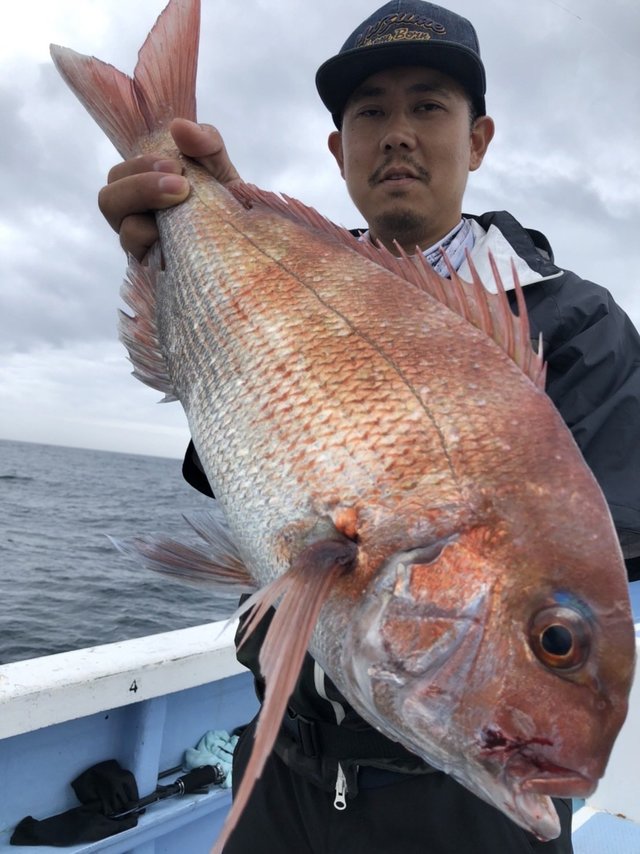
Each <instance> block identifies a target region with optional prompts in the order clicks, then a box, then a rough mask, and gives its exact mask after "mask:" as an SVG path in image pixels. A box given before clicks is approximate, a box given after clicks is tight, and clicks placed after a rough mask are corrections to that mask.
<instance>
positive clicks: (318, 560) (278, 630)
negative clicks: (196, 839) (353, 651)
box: [211, 538, 357, 854]
mask: <svg viewBox="0 0 640 854" xmlns="http://www.w3.org/2000/svg"><path fill="white" fill-rule="evenodd" d="M356 555H357V546H356V544H355V543H354V542H352V541H350V540H347V539H346V538H344V539H342V538H341V539H333V540H322V541H320V542H317V543H314V544H312V545H310V546H308V547H307V548H306V549H304V551H303V552H302V553H301V554H300V555H299V556H298V558H297V559H296V560H295V562H294V563H293V565H292V566H291V568H290V569H289V570H288V572H286V573H285V575H283V576H281V577H280V578H277V579H276V580H275V581H273V582H272V583H271V584H269V585H268V586H267V587H264V588H263V589H262V590H259V591H258V592H257V593H254V595H253V596H252V597H251V598H250V599H248V600H247V601H246V602H245V603H244V605H243V606H242V609H241V612H242V613H245V612H246V611H248V610H250V609H253V610H252V611H251V614H250V615H249V617H248V619H247V621H246V624H245V626H244V635H243V640H242V643H244V641H245V640H246V638H248V637H249V636H250V635H251V633H252V632H253V631H254V629H255V628H256V627H257V625H258V623H259V622H260V621H261V619H262V618H263V617H264V616H265V614H266V613H267V611H268V610H269V608H271V607H272V606H273V605H276V603H277V608H276V611H275V614H274V616H273V619H272V620H271V623H270V625H269V630H268V632H267V634H266V637H265V640H264V643H263V644H262V648H261V650H260V670H261V672H262V675H263V676H264V679H265V684H266V690H265V697H264V702H263V704H262V709H261V711H260V716H259V718H258V723H257V726H256V731H255V736H254V744H253V749H252V751H251V757H250V759H249V762H248V764H247V767H246V769H245V772H244V775H243V777H242V782H241V784H240V787H239V789H238V790H237V792H235V794H234V799H233V806H232V807H231V811H230V812H229V815H228V816H227V819H226V821H225V823H224V826H223V828H222V831H221V833H220V836H219V837H218V839H217V840H216V844H215V846H214V848H213V851H212V852H211V854H221V852H222V849H223V848H224V845H225V843H226V842H227V839H228V838H229V834H230V833H231V831H232V830H233V828H234V827H235V825H236V823H237V821H238V818H239V817H240V814H241V813H242V810H243V809H244V807H245V806H246V804H247V801H248V800H249V796H250V794H251V791H252V789H253V786H254V783H255V781H256V780H257V779H258V777H260V775H261V773H262V769H263V768H264V764H265V762H266V761H267V759H268V757H269V754H270V753H271V751H272V749H273V745H274V744H275V741H276V738H277V735H278V732H279V730H280V727H281V725H282V719H283V717H284V715H285V712H286V709H287V704H288V702H289V697H290V696H291V693H292V691H293V689H294V686H295V684H296V681H297V679H298V676H299V674H300V669H301V667H302V662H303V659H304V656H305V653H306V652H307V647H308V645H309V640H310V638H311V634H312V632H313V629H314V627H315V623H316V620H317V618H318V615H319V613H320V610H321V608H322V606H323V605H324V603H325V602H326V600H327V597H328V596H329V593H330V591H331V588H332V586H333V585H334V583H335V582H336V580H337V579H338V578H339V576H340V575H342V574H343V573H345V572H347V571H349V570H350V569H351V568H353V566H354V564H355V561H356ZM279 600H280V601H279Z"/></svg>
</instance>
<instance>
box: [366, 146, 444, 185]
mask: <svg viewBox="0 0 640 854" xmlns="http://www.w3.org/2000/svg"><path fill="white" fill-rule="evenodd" d="M400 165H405V166H409V167H410V168H411V171H412V172H413V173H414V174H416V175H417V176H418V177H419V178H421V179H422V180H423V181H429V180H430V178H431V176H430V175H429V173H428V172H427V170H426V169H425V168H424V166H421V165H420V164H419V163H416V161H415V160H414V159H413V158H412V157H411V155H410V154H400V155H397V154H390V155H389V156H388V157H387V158H386V159H385V161H384V163H382V164H381V165H380V166H378V168H377V169H376V170H375V171H374V172H372V173H371V175H370V176H369V186H370V187H373V185H374V184H378V183H379V182H380V180H381V179H382V176H383V175H384V173H385V172H386V171H387V169H388V168H389V167H390V166H400Z"/></svg>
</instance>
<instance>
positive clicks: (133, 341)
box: [118, 243, 178, 403]
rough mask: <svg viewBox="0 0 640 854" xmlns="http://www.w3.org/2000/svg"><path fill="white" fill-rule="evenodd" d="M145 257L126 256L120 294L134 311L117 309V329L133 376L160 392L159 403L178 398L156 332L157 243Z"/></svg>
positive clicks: (159, 269) (158, 261)
mask: <svg viewBox="0 0 640 854" xmlns="http://www.w3.org/2000/svg"><path fill="white" fill-rule="evenodd" d="M147 260H148V263H147V264H141V263H140V262H139V261H136V259H135V258H134V257H133V256H132V255H130V256H129V266H128V267H127V273H126V276H125V279H124V281H123V283H122V287H121V289H120V296H121V297H122V299H123V300H124V302H126V304H127V305H128V306H129V307H130V308H132V309H133V311H134V314H133V315H129V314H127V313H126V312H125V311H120V312H119V315H120V317H119V322H118V330H119V334H120V340H121V341H122V343H123V344H124V346H125V347H126V348H127V352H128V353H129V359H130V360H131V364H132V365H133V368H134V369H133V371H132V374H133V376H134V377H136V379H138V380H140V382H143V383H144V384H145V385H148V386H150V387H151V388H155V389H157V390H158V391H162V392H164V394H165V397H164V399H163V403H169V402H171V401H174V400H177V399H178V398H177V396H176V394H175V392H174V389H173V383H172V382H171V378H170V376H169V370H168V367H167V362H166V360H165V357H164V354H163V352H162V346H161V344H160V335H159V332H158V324H157V313H156V308H157V294H158V283H159V279H160V277H161V276H163V275H164V273H163V272H162V269H161V263H162V262H161V255H160V246H159V244H158V243H156V244H155V246H154V247H153V249H152V250H151V252H150V253H149V255H148V256H147Z"/></svg>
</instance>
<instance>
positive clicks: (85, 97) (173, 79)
mask: <svg viewBox="0 0 640 854" xmlns="http://www.w3.org/2000/svg"><path fill="white" fill-rule="evenodd" d="M199 34H200V0H170V2H169V4H168V6H167V7H166V8H165V9H164V11H163V12H162V13H161V15H160V17H159V18H158V20H157V21H156V23H155V24H154V26H153V29H152V30H151V32H150V33H149V35H148V36H147V38H146V40H145V43H144V44H143V46H142V47H141V48H140V52H139V54H138V62H137V65H136V67H135V71H134V73H133V78H131V77H129V76H128V75H127V74H124V73H123V72H122V71H118V69H117V68H114V67H113V65H109V64H107V63H105V62H102V61H101V60H99V59H96V58H95V57H92V56H85V55H83V54H81V53H76V52H75V51H74V50H71V49H69V48H66V47H60V46H59V45H51V48H50V49H51V57H52V59H53V62H54V64H55V66H56V68H57V69H58V71H59V72H60V74H61V75H62V77H63V79H64V80H65V82H66V83H67V85H68V86H69V88H70V89H71V90H72V92H74V94H75V95H76V96H77V97H78V99H79V100H80V101H81V103H82V104H83V105H84V107H85V108H86V110H87V111H88V112H89V113H90V114H91V116H93V118H94V119H95V121H96V122H97V123H98V125H99V126H100V127H101V128H102V130H103V131H104V132H105V133H106V135H107V136H108V137H109V139H110V140H111V142H112V143H113V144H114V145H115V147H116V148H117V149H118V151H119V152H120V154H121V155H122V156H123V157H125V158H128V157H132V156H134V155H135V154H139V153H140V152H141V151H142V150H144V144H143V143H142V141H143V140H145V139H146V138H148V137H150V136H153V135H154V134H155V133H157V132H158V131H162V130H164V129H166V128H167V126H168V125H169V123H170V122H171V120H172V119H174V118H184V119H190V120H191V121H195V120H196V94H195V93H196V69H197V64H198V40H199ZM141 143H142V144H141Z"/></svg>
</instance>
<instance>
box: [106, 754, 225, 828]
mask: <svg viewBox="0 0 640 854" xmlns="http://www.w3.org/2000/svg"><path fill="white" fill-rule="evenodd" d="M165 773H166V772H165ZM226 776H227V775H226V774H225V772H224V771H223V770H222V768H221V767H220V765H203V766H202V767H201V768H194V769H193V771H189V773H188V774H185V775H184V776H182V777H178V779H177V780H175V781H174V782H173V783H170V784H169V785H167V786H157V787H156V790H155V791H154V792H152V793H151V794H150V795H147V796H146V797H144V798H140V799H139V800H137V801H136V802H135V803H133V804H132V805H131V806H129V807H128V808H127V809H126V810H122V811H120V812H115V813H111V814H110V815H109V816H107V817H108V818H124V817H125V816H127V815H134V814H136V813H140V812H142V811H143V810H144V809H146V807H148V806H149V805H150V804H155V803H157V802H158V801H164V800H166V799H167V798H175V797H179V796H180V795H191V794H196V793H200V792H202V793H204V792H206V791H207V789H208V788H209V786H211V785H218V784H220V783H222V782H223V781H224V779H225V777H226Z"/></svg>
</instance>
